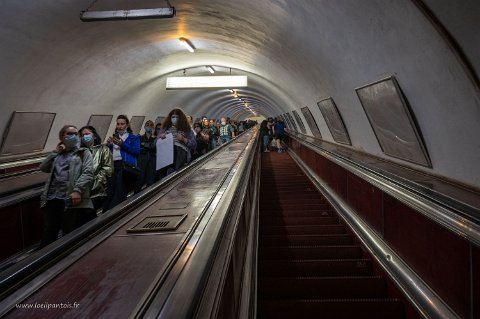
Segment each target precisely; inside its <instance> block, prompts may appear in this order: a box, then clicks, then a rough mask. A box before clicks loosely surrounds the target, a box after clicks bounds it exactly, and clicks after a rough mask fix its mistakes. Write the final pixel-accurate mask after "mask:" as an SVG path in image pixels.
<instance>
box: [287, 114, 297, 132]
mask: <svg viewBox="0 0 480 319" xmlns="http://www.w3.org/2000/svg"><path fill="white" fill-rule="evenodd" d="M287 118H288V120H289V121H290V124H291V126H292V128H293V130H294V131H298V128H297V124H296V123H295V120H294V119H293V117H292V115H290V113H288V112H287Z"/></svg>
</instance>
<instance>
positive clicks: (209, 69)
mask: <svg viewBox="0 0 480 319" xmlns="http://www.w3.org/2000/svg"><path fill="white" fill-rule="evenodd" d="M207 70H208V72H210V73H212V74H213V73H215V69H214V68H213V67H211V66H210V65H207Z"/></svg>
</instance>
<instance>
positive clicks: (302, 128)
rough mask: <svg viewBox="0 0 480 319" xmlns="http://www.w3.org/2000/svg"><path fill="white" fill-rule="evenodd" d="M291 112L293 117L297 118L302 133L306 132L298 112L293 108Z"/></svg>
mask: <svg viewBox="0 0 480 319" xmlns="http://www.w3.org/2000/svg"><path fill="white" fill-rule="evenodd" d="M292 113H293V116H294V117H295V119H296V120H297V123H298V126H299V127H300V131H302V133H303V134H307V129H306V128H305V124H303V121H302V119H301V118H300V115H298V112H297V111H295V110H293V111H292Z"/></svg>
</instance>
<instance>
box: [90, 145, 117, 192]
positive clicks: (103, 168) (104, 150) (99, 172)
mask: <svg viewBox="0 0 480 319" xmlns="http://www.w3.org/2000/svg"><path fill="white" fill-rule="evenodd" d="M90 152H92V155H93V170H94V178H93V186H92V189H91V190H90V197H91V198H94V197H100V196H107V179H108V178H109V177H110V176H112V173H113V156H112V152H111V151H110V149H109V148H108V146H107V145H105V144H100V145H96V146H92V147H91V148H90Z"/></svg>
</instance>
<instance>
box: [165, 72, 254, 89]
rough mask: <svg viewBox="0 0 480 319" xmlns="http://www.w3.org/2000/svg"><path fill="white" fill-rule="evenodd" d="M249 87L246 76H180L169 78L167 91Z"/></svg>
mask: <svg viewBox="0 0 480 319" xmlns="http://www.w3.org/2000/svg"><path fill="white" fill-rule="evenodd" d="M245 86H248V78H247V76H246V75H226V76H178V77H168V78H167V86H166V89H167V90H175V89H209V88H230V87H245Z"/></svg>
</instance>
